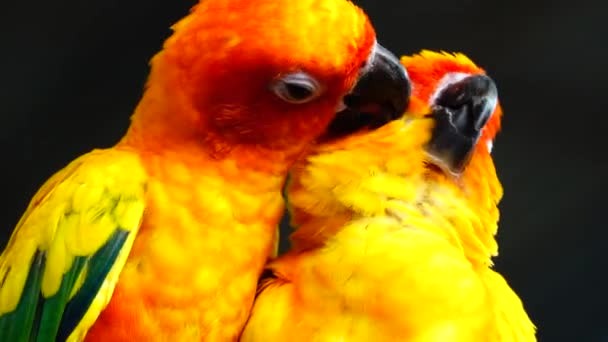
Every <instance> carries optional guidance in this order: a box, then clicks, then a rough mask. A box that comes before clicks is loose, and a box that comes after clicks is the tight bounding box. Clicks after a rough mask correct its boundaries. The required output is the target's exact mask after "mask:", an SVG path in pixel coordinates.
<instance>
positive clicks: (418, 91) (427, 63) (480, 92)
mask: <svg viewBox="0 0 608 342" xmlns="http://www.w3.org/2000/svg"><path fill="white" fill-rule="evenodd" d="M401 62H402V63H403V65H404V66H405V67H406V68H407V70H408V72H409V74H410V77H411V80H412V87H413V89H412V97H413V98H415V99H416V100H415V101H412V102H413V103H416V102H421V103H423V104H424V105H428V106H430V107H431V108H432V109H433V114H434V117H435V120H436V127H435V131H434V133H433V137H432V139H431V141H430V143H429V146H428V152H429V155H430V156H431V157H432V158H433V159H434V161H435V162H436V163H437V164H438V165H437V166H439V167H441V168H442V169H444V170H445V171H448V172H450V173H452V174H456V175H458V174H461V173H462V172H463V171H464V170H465V168H466V167H467V165H468V163H469V162H470V159H471V157H472V156H473V154H474V153H475V151H479V153H484V152H485V153H486V154H487V153H490V152H491V151H492V145H493V141H494V138H495V136H496V134H497V133H498V131H499V130H500V119H501V116H502V110H501V108H500V105H499V104H498V92H497V90H496V85H495V84H494V81H493V80H492V79H491V78H489V77H488V76H487V75H486V74H485V71H484V70H483V69H482V68H480V67H478V66H476V65H475V64H474V63H473V61H471V60H470V59H469V58H468V57H467V56H465V55H463V54H460V53H456V54H449V53H438V52H433V51H428V50H423V51H422V52H421V53H420V54H418V55H413V56H406V57H402V59H401Z"/></svg>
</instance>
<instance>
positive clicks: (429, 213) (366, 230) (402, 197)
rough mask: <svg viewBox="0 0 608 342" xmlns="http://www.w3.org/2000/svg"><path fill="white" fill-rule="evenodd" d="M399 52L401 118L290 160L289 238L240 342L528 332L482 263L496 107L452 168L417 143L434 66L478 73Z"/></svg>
mask: <svg viewBox="0 0 608 342" xmlns="http://www.w3.org/2000/svg"><path fill="white" fill-rule="evenodd" d="M402 62H403V63H404V64H405V66H406V67H407V69H408V72H409V73H410V77H411V80H412V83H413V89H412V94H413V96H412V101H411V105H410V108H409V110H408V112H407V113H406V114H405V115H404V117H403V119H401V120H396V121H393V122H391V123H389V124H387V125H384V126H382V127H380V128H378V129H376V130H372V131H362V132H360V133H357V134H354V135H352V136H349V137H346V138H343V139H339V140H334V141H328V142H325V143H322V144H320V145H319V146H317V147H316V148H315V149H314V150H313V151H312V152H311V153H310V154H309V155H307V156H305V157H303V158H302V159H300V161H299V162H298V163H297V164H296V166H295V167H294V168H293V170H292V173H291V175H290V184H289V186H288V188H287V198H288V203H289V205H290V209H291V214H292V222H293V224H294V226H295V227H296V231H295V232H294V233H293V234H292V236H291V240H292V247H291V250H290V251H289V252H287V253H286V254H285V255H283V256H280V257H279V258H277V259H276V260H273V261H272V262H270V263H269V265H268V271H267V273H269V274H270V275H269V276H267V277H265V278H264V279H262V281H261V283H260V286H259V290H258V295H257V298H256V302H255V304H254V308H253V311H252V314H251V318H250V320H249V321H248V323H247V326H246V328H245V331H244V333H243V335H242V338H241V341H245V342H250V341H287V340H289V341H425V342H426V341H442V342H443V341H534V340H535V337H534V334H535V328H534V325H533V324H532V323H531V321H530V319H529V318H528V316H527V314H526V312H525V310H524V308H523V305H522V302H521V300H520V299H519V298H518V297H517V295H516V294H515V292H513V290H512V289H511V288H510V287H509V285H508V284H507V282H506V281H505V280H504V278H503V277H502V276H501V275H500V274H498V273H496V272H495V271H494V270H492V269H491V265H492V261H491V257H492V256H494V255H496V254H497V244H496V240H495V238H494V235H495V234H496V230H497V222H498V215H499V212H498V208H497V203H498V201H499V200H500V198H501V196H502V187H501V185H500V182H499V181H498V178H497V177H496V173H495V169H494V165H493V162H492V158H491V155H490V154H489V151H488V150H487V145H486V140H487V139H493V138H494V135H495V133H496V130H497V127H498V125H499V121H497V120H499V119H500V115H501V114H500V107H496V110H495V111H494V113H493V114H492V116H491V117H490V119H489V123H488V124H486V126H485V128H484V131H483V132H479V135H480V136H481V138H480V139H479V141H478V142H477V145H476V146H475V147H474V151H473V155H472V159H471V160H470V161H469V162H468V165H467V166H466V168H465V170H464V171H463V172H462V174H459V175H454V174H450V173H447V172H444V170H441V169H440V168H439V167H438V166H436V165H434V161H433V159H430V157H431V156H430V152H429V149H428V144H429V141H431V140H432V139H433V137H434V136H435V135H436V134H438V133H437V132H436V130H435V128H436V118H437V116H436V115H435V113H436V111H437V110H439V109H438V106H439V104H438V103H437V102H434V100H433V99H434V96H442V95H441V94H439V95H438V94H435V92H436V91H438V90H439V88H441V87H443V86H447V84H444V83H442V80H444V76H446V75H449V74H450V73H453V72H461V73H467V74H469V75H476V74H483V70H481V69H480V68H477V67H476V66H475V65H474V64H473V63H472V61H470V60H469V59H468V58H466V57H464V56H463V55H451V54H443V53H434V52H430V51H427V52H424V53H422V54H420V55H416V56H413V57H410V58H404V59H402ZM457 95H458V94H457ZM454 110H456V109H454ZM492 130H494V131H492Z"/></svg>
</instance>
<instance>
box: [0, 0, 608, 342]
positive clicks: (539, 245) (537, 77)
mask: <svg viewBox="0 0 608 342" xmlns="http://www.w3.org/2000/svg"><path fill="white" fill-rule="evenodd" d="M294 1H296V0H294ZM602 2H603V0H596V1H571V0H570V1H564V0H553V1H542V0H537V1H531V0H530V1H522V0H511V1H474V0H426V1H394V2H391V1H386V0H385V1H378V0H376V1H374V0H369V1H359V4H360V5H361V6H362V7H363V8H364V9H365V10H366V11H367V12H368V14H369V15H370V17H371V18H372V21H373V22H374V25H375V26H376V30H377V33H378V36H379V40H380V41H381V43H382V44H383V45H385V46H386V47H387V48H389V49H391V50H393V51H394V52H395V53H397V54H410V53H414V52H417V51H418V50H420V49H421V48H430V49H444V50H447V51H462V52H464V53H466V54H468V55H469V56H470V57H471V58H472V59H473V60H475V61H476V62H477V63H478V64H480V65H481V66H483V67H485V68H486V69H487V70H488V72H489V74H490V75H491V76H492V77H493V78H494V79H495V80H496V82H497V84H498V87H499V91H500V96H501V101H502V104H503V107H504V109H505V112H506V114H505V118H504V129H503V132H502V133H501V134H500V135H499V138H498V140H497V142H496V144H495V150H494V156H495V161H496V164H497V168H498V171H499V175H500V177H501V179H502V182H503V185H504V187H505V197H504V200H503V202H502V203H501V209H502V218H501V231H500V233H499V241H500V246H501V249H500V251H501V255H500V257H499V258H498V259H497V260H496V261H497V269H498V270H499V271H500V272H502V273H503V274H504V275H505V276H506V277H507V279H508V280H509V282H510V284H511V285H512V286H513V288H514V289H515V290H516V291H517V292H518V293H519V294H520V296H521V298H522V299H523V301H524V302H525V305H526V308H527V310H528V311H529V313H530V315H531V317H532V318H533V320H534V321H535V322H536V324H537V325H538V326H539V333H538V336H539V339H540V341H608V314H607V313H606V307H607V304H608V300H607V297H608V295H607V294H606V291H608V286H607V285H608V284H607V281H606V274H605V272H606V271H608V267H607V266H608V258H607V257H606V253H605V251H604V250H605V246H606V238H607V237H608V234H607V231H606V228H607V227H606V219H605V218H604V215H603V213H604V212H606V211H607V210H606V209H605V208H604V207H605V203H606V202H605V197H604V196H603V193H604V192H605V191H606V190H608V186H607V185H608V181H607V179H608V177H607V175H608V162H607V161H606V147H607V146H606V138H604V132H605V130H606V122H607V121H606V115H607V114H608V113H606V112H605V110H606V105H607V104H608V94H607V90H608V87H606V82H607V80H608V63H606V61H608V25H607V23H606V22H607V21H608V19H606V13H607V11H606V10H605V9H604V8H603V7H602V5H601V4H602ZM193 3H194V0H188V1H156V2H155V1H142V0H130V1H119V0H95V1H93V0H90V1H77V0H65V1H33V2H32V1H28V2H12V3H9V2H3V4H2V6H0V8H1V11H0V70H1V72H0V143H1V146H2V162H1V164H0V165H1V169H2V177H0V189H1V190H2V196H3V197H4V199H5V201H4V203H6V204H4V205H2V206H0V217H1V221H0V227H1V228H0V241H1V242H4V241H5V240H6V238H7V237H8V234H9V232H10V230H11V229H12V227H13V226H14V224H15V223H16V222H17V220H18V218H19V216H20V214H21V212H22V211H23V210H24V208H25V207H26V205H27V203H28V201H29V199H30V197H31V196H32V195H33V193H34V192H35V191H36V189H37V188H38V187H39V186H40V185H41V184H42V182H43V181H44V180H45V179H46V178H48V177H49V176H50V175H51V174H52V173H54V172H55V171H57V170H58V169H60V168H61V167H63V166H64V165H65V164H66V163H67V162H68V161H70V160H72V159H73V158H75V157H76V156H78V155H80V154H82V153H84V152H87V151H89V150H91V149H92V148H94V147H107V146H110V145H112V144H113V143H114V142H116V141H117V140H118V139H119V137H120V136H121V135H122V134H123V132H124V131H125V129H126V127H127V125H128V123H129V121H128V118H129V115H130V113H131V111H132V109H133V108H134V106H135V104H136V103H137V101H138V99H139V96H140V95H141V90H142V86H143V84H144V81H145V78H146V74H147V71H148V65H147V62H148V59H149V58H150V57H151V56H152V55H153V54H154V53H155V52H156V51H157V50H158V49H159V48H160V46H161V44H162V41H163V39H164V38H166V37H167V36H168V35H169V33H170V31H169V29H168V27H169V26H170V24H172V23H174V22H175V21H176V20H177V19H179V18H180V17H181V16H183V15H184V14H186V13H187V11H188V9H189V7H190V6H191V5H192V4H193ZM602 209H603V210H602Z"/></svg>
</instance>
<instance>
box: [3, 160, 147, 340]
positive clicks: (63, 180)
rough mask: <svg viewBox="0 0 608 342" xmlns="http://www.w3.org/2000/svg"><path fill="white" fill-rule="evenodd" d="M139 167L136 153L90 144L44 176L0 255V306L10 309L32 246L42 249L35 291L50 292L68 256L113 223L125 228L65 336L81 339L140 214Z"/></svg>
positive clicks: (104, 300)
mask: <svg viewBox="0 0 608 342" xmlns="http://www.w3.org/2000/svg"><path fill="white" fill-rule="evenodd" d="M146 181H147V175H146V172H145V170H144V168H143V166H142V165H141V162H140V160H139V157H138V156H137V155H135V154H133V153H131V152H129V151H123V150H118V149H108V150H95V151H92V152H90V153H89V154H86V155H84V156H82V157H80V158H78V159H77V160H75V161H73V162H72V163H71V164H69V165H68V166H66V168H64V169H63V170H61V171H60V172H58V173H57V174H55V175H54V176H53V177H51V178H50V179H49V180H48V181H47V182H46V183H45V184H44V185H43V186H42V187H41V188H40V190H39V191H38V193H37V194H36V195H35V196H34V198H33V199H32V201H31V203H30V205H29V206H28V208H27V210H26V212H25V214H24V215H23V217H22V218H21V220H20V221H19V223H18V225H17V227H16V228H15V231H14V232H13V235H12V237H11V239H10V241H9V243H8V245H7V247H6V249H5V250H4V251H3V252H2V255H1V256H0V275H1V276H2V279H4V281H3V282H2V283H1V284H0V314H4V313H7V312H11V311H13V310H14V309H15V308H16V306H17V305H18V303H19V299H20V297H21V294H22V292H23V287H24V286H25V281H26V278H27V275H28V273H29V271H30V264H31V260H32V258H33V256H34V255H35V253H36V251H43V252H46V254H45V255H46V262H45V267H44V270H43V273H42V280H41V293H42V295H43V296H44V297H45V298H48V297H50V296H53V295H54V294H55V293H57V291H58V289H59V287H60V286H61V282H62V279H63V276H64V274H65V273H66V272H68V271H69V270H70V268H71V266H72V264H73V262H74V258H75V257H76V256H83V257H90V256H92V255H93V254H94V253H95V252H97V251H98V250H99V249H100V248H101V247H102V246H103V245H104V244H105V243H106V242H107V241H108V238H109V237H110V235H112V234H113V233H114V232H115V231H116V230H117V229H123V230H126V231H129V232H131V234H129V235H128V238H127V240H126V242H125V244H124V245H123V247H122V249H121V250H120V252H119V254H118V258H117V260H116V261H115V262H114V264H113V265H112V267H111V269H110V272H109V274H108V275H107V277H106V279H105V280H104V282H103V284H102V287H101V289H100V290H99V292H98V293H97V294H96V297H95V298H94V300H93V303H92V304H91V306H90V307H89V310H88V311H87V312H86V313H85V316H84V317H83V319H82V320H81V322H80V323H79V325H78V327H77V329H76V330H75V331H74V332H73V334H72V335H71V336H70V340H71V341H78V340H81V339H82V338H83V337H84V335H85V334H86V331H87V330H88V329H89V328H90V327H91V325H92V323H93V322H94V321H95V319H96V318H97V317H98V316H99V313H100V312H101V310H103V308H105V306H106V305H107V304H108V302H109V300H110V298H111V295H112V292H113V290H114V286H115V285H116V282H117V280H118V276H119V274H120V272H121V270H122V268H123V266H124V264H125V261H126V258H127V256H128V254H129V252H130V249H131V247H132V245H133V241H134V239H135V236H136V234H137V230H138V228H139V226H140V224H141V220H142V218H143V212H144V208H145V191H146ZM87 272H88V266H85V267H84V268H83V270H82V271H81V273H80V274H78V275H77V278H76V282H75V285H74V287H73V288H72V289H70V293H69V298H72V297H74V296H75V295H76V293H77V292H78V291H79V290H80V289H81V286H82V284H83V283H84V280H85V279H86V276H87Z"/></svg>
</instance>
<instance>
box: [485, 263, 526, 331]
mask: <svg viewBox="0 0 608 342" xmlns="http://www.w3.org/2000/svg"><path fill="white" fill-rule="evenodd" d="M482 279H483V281H484V282H485V284H486V287H487V288H488V293H489V294H490V296H491V297H492V298H493V301H494V307H495V315H496V323H497V328H498V335H499V340H500V341H518V342H535V341H536V336H535V335H536V327H535V326H534V324H533V323H532V321H531V320H530V317H528V314H527V313H526V310H525V309H524V306H523V303H522V302H521V299H519V297H518V296H517V294H516V293H515V292H514V291H513V290H512V289H511V287H510V286H509V284H508V283H507V281H506V280H505V279H504V278H503V277H502V276H501V275H500V274H499V273H497V272H495V271H493V270H491V269H488V270H486V271H485V272H484V274H483V275H482Z"/></svg>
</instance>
